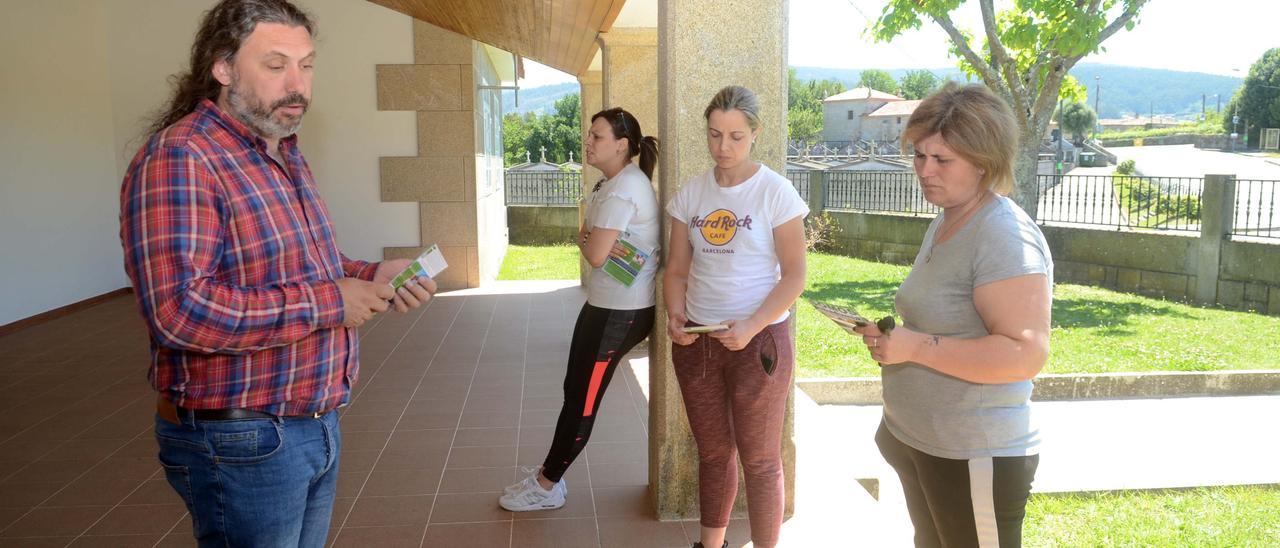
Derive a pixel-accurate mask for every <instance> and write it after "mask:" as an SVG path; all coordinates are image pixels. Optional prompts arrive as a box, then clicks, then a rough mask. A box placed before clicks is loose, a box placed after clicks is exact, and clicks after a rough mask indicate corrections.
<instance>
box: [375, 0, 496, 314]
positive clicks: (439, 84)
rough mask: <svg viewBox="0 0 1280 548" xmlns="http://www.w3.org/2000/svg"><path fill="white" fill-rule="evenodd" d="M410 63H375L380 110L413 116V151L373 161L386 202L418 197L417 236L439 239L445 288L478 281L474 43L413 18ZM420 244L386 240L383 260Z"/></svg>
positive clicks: (402, 254)
mask: <svg viewBox="0 0 1280 548" xmlns="http://www.w3.org/2000/svg"><path fill="white" fill-rule="evenodd" d="M413 42H414V64H412V65H378V67H377V80H378V110H412V111H416V112H417V115H418V155H417V156H410V157H387V158H382V159H381V160H380V162H379V164H380V165H379V167H380V172H381V175H380V178H381V183H382V184H381V194H382V201H384V202H418V204H419V205H418V209H419V221H418V223H419V227H420V230H421V238H422V239H421V243H422V245H423V246H424V247H425V246H428V245H431V244H433V243H434V244H438V245H439V246H440V251H441V252H442V253H443V254H444V257H445V260H446V261H448V262H449V269H448V270H445V271H444V272H443V273H442V274H441V275H440V277H439V278H437V279H436V282H438V283H439V284H440V287H441V288H443V289H457V288H464V287H477V286H479V285H480V267H479V265H480V259H479V251H480V250H479V247H480V246H479V227H478V223H479V220H478V217H477V201H476V155H477V153H478V152H481V151H477V150H476V139H475V138H474V136H475V134H476V121H475V82H474V80H475V78H474V73H473V71H474V54H473V52H474V50H473V42H472V40H471V39H470V38H467V37H465V36H462V35H459V34H454V33H452V32H449V31H447V30H444V29H441V28H439V27H436V26H433V25H429V24H427V23H423V22H421V21H417V20H415V21H414V22H413ZM422 249H423V247H389V248H386V249H384V250H383V255H384V256H385V257H386V258H388V259H393V258H398V257H416V256H417V255H418V253H420V252H421V251H422Z"/></svg>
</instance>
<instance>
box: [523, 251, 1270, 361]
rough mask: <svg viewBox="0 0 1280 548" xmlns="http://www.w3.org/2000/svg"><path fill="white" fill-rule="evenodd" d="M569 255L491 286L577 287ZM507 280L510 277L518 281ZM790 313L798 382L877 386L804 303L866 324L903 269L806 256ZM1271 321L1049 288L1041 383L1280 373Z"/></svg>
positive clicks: (849, 342) (849, 343) (852, 340)
mask: <svg viewBox="0 0 1280 548" xmlns="http://www.w3.org/2000/svg"><path fill="white" fill-rule="evenodd" d="M576 257H577V249H576V248H574V247H572V246H568V245H565V246H556V247H536V248H531V247H520V246H511V247H510V250H509V251H508V252H507V260H506V263H504V264H503V267H502V273H501V275H500V279H576V278H577V277H578V271H577V262H576V261H577V258H576ZM516 271H519V272H518V273H517V272H516ZM808 271H809V272H808V281H807V285H806V288H805V292H804V295H803V296H802V298H801V302H800V303H799V304H798V313H797V321H798V324H797V328H798V333H799V335H798V337H797V341H796V346H797V353H798V361H799V365H800V369H799V376H801V377H810V378H811V377H868V376H878V375H879V366H877V365H876V364H875V362H873V361H871V358H870V357H868V356H867V352H866V348H865V347H864V346H862V343H861V342H860V341H859V340H858V338H857V337H853V336H850V335H849V334H848V333H845V332H844V331H843V330H841V329H840V328H838V327H836V325H835V324H833V323H831V321H829V320H827V319H826V318H825V317H823V316H822V315H821V314H819V313H818V312H817V311H816V310H814V309H813V307H812V306H810V305H809V304H808V303H807V302H805V301H804V299H805V298H815V299H819V300H824V301H833V302H837V303H841V304H845V305H847V306H851V307H853V308H855V309H857V310H858V311H859V312H861V313H862V315H864V316H867V317H870V318H872V319H875V318H879V317H880V316H883V315H886V314H889V313H890V312H891V311H892V310H893V296H894V293H895V292H896V291H897V289H898V285H899V284H901V283H902V280H903V279H904V278H905V277H906V276H907V271H908V267H905V266H897V265H887V264H882V263H876V262H871V261H864V260H861V259H853V258H849V257H844V256H840V255H830V254H825V253H810V254H809V257H808ZM1276 333H1280V318H1277V317H1274V316H1265V315H1262V314H1254V313H1249V312H1238V311H1232V310H1222V309H1216V308H1205V307H1198V306H1192V305H1187V304H1181V303H1176V302H1171V301H1164V300H1160V299H1153V298H1150V297H1142V296H1138V295H1131V294H1128V293H1120V292H1117V291H1111V290H1108V289H1100V288H1096V287H1090V286H1082V285H1074V284H1058V285H1057V287H1055V288H1054V302H1053V333H1052V335H1051V339H1050V340H1051V344H1052V349H1051V351H1050V356H1049V364H1048V365H1047V366H1046V367H1045V372H1046V373H1103V372H1117V371H1214V370H1224V369H1280V337H1277V336H1276V335H1275V334H1276Z"/></svg>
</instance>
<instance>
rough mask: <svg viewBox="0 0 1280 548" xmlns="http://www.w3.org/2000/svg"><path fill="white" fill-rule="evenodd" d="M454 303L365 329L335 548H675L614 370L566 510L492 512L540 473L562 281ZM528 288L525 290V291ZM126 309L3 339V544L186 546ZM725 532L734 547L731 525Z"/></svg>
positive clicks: (641, 409)
mask: <svg viewBox="0 0 1280 548" xmlns="http://www.w3.org/2000/svg"><path fill="white" fill-rule="evenodd" d="M521 287H522V289H521V291H522V292H509V293H505V294H491V293H489V294H486V293H485V292H480V291H474V290H473V291H464V292H457V293H453V294H449V295H444V296H440V297H438V298H437V299H435V300H434V301H433V302H432V303H431V304H430V306H428V307H426V308H425V309H422V310H420V311H415V312H414V313H411V314H408V315H403V316H402V315H396V314H388V315H384V316H382V317H380V318H379V319H378V320H377V321H376V323H371V324H370V325H368V326H366V327H365V328H362V329H361V337H362V339H361V345H362V353H361V378H360V382H359V383H358V386H357V388H356V391H355V393H354V396H353V400H352V403H351V405H350V406H349V407H347V408H346V409H345V410H344V412H343V416H342V429H343V454H342V465H341V469H342V472H341V475H340V479H339V487H338V500H337V502H336V504H335V508H334V515H333V528H332V531H331V541H332V544H333V545H335V546H402V545H403V546H447V547H460V546H484V547H501V546H554V547H571V546H591V547H595V546H604V547H615V546H616V547H625V546H645V547H651V546H672V547H674V546H689V545H690V544H691V543H692V540H691V539H693V538H696V534H697V523H696V522H688V523H670V522H667V523H664V522H659V521H657V520H655V519H653V518H652V517H651V514H650V511H649V509H648V504H647V503H646V483H647V464H646V461H647V449H646V443H645V440H646V425H647V420H648V419H647V414H648V404H647V402H646V401H645V398H644V394H643V392H642V390H641V384H640V383H638V382H637V379H636V376H635V373H634V372H633V370H632V368H631V367H630V366H627V367H624V368H620V369H619V370H618V373H617V375H616V376H615V378H614V382H613V385H612V386H611V387H610V390H609V392H608V394H607V396H606V397H605V399H604V402H603V404H602V407H601V414H600V419H599V421H598V422H597V424H596V429H595V433H594V435H593V437H592V440H591V443H590V445H589V446H588V447H587V450H586V452H585V454H584V455H583V456H582V457H580V458H579V460H578V462H577V463H576V464H575V466H574V467H573V468H571V469H570V471H569V473H568V475H567V476H566V481H567V483H568V486H569V501H568V504H566V505H565V507H564V508H561V509H559V510H555V511H551V512H538V513H532V514H518V515H513V514H512V513H510V512H506V511H504V510H502V509H500V508H499V507H498V506H497V503H496V499H497V497H498V495H499V494H500V492H501V490H502V487H503V486H505V485H506V484H508V483H511V482H512V481H514V480H515V479H516V477H517V471H518V469H519V467H520V466H531V465H536V464H538V463H540V462H541V460H542V457H543V456H544V453H545V451H546V449H547V447H548V445H549V444H550V437H551V432H552V428H553V425H554V422H555V418H556V413H557V411H558V409H559V406H560V401H561V398H560V383H561V381H562V378H563V371H564V359H565V355H566V353H567V350H568V344H569V336H570V334H571V331H572V326H573V321H574V320H575V319H576V315H577V312H578V309H579V308H580V306H581V304H582V301H583V293H582V291H581V290H580V289H579V288H578V287H576V286H567V285H566V284H564V283H561V284H558V285H557V284H543V285H537V284H534V285H525V286H521ZM530 288H532V289H530ZM146 344H147V343H146V335H145V332H144V330H143V327H142V324H141V321H140V320H139V319H138V316H137V312H136V309H135V306H134V304H133V297H132V296H127V297H124V298H120V299H115V300H112V301H110V302H107V303H105V304H103V305H100V306H97V307H95V308H92V309H89V310H86V311H82V312H79V313H77V314H74V315H71V316H68V317H65V318H62V319H59V320H56V321H53V322H50V323H47V324H43V325H40V326H37V327H34V328H31V329H28V330H25V331H21V332H19V333H16V334H13V335H10V336H7V337H4V338H0V393H3V394H4V395H5V396H6V397H5V398H4V400H3V401H0V546H46V545H48V546H67V545H75V546H82V545H83V546H153V545H159V546H187V545H191V544H193V541H192V538H191V526H190V521H189V518H188V517H187V515H186V510H185V508H184V507H183V505H182V504H181V501H180V500H179V499H178V497H177V496H176V495H175V494H174V493H173V492H172V490H171V489H170V488H169V486H168V485H167V483H165V480H164V478H163V474H162V472H161V470H160V467H159V464H158V462H157V460H156V457H155V452H156V448H155V442H154V440H153V437H152V426H151V425H152V420H153V413H154V409H155V393H154V392H153V391H152V390H151V389H150V388H149V386H148V384H147V382H146V369H147V363H148V354H147V345H146ZM737 521H739V520H735V524H734V525H733V526H732V527H731V531H730V533H731V534H730V538H731V540H732V541H734V542H737V543H739V544H740V543H741V542H745V540H746V538H745V537H746V535H747V533H746V527H745V524H744V523H737Z"/></svg>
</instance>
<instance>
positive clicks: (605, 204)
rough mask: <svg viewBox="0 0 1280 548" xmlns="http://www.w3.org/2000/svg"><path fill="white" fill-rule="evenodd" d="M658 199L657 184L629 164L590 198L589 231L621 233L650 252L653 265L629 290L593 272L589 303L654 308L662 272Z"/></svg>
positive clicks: (598, 270) (646, 267)
mask: <svg viewBox="0 0 1280 548" xmlns="http://www.w3.org/2000/svg"><path fill="white" fill-rule="evenodd" d="M658 213H659V210H658V198H657V196H655V195H654V194H653V184H652V183H650V182H649V178H648V177H645V175H644V172H643V171H640V168H639V167H637V166H636V165H635V163H627V165H626V167H624V168H622V171H619V172H618V174H617V175H614V176H613V178H612V179H609V180H607V181H605V182H604V183H603V184H601V185H600V188H599V189H597V190H595V191H594V192H592V193H591V195H590V196H589V197H588V198H587V214H586V220H587V227H588V229H594V228H608V229H612V230H618V231H621V232H622V234H620V235H619V236H618V237H619V238H626V239H627V241H630V242H631V243H633V244H635V246H636V247H637V248H639V249H641V250H643V251H648V252H649V261H648V262H647V263H645V265H644V267H643V268H641V269H640V272H639V274H637V275H636V280H635V282H633V283H632V284H631V287H627V286H625V285H623V284H622V282H619V281H618V280H615V279H614V278H613V277H612V276H610V275H608V274H606V273H605V272H604V270H603V268H593V269H591V275H590V276H589V277H588V278H587V302H588V303H591V306H598V307H600V308H609V309H613V310H636V309H640V308H648V307H650V306H653V287H654V273H655V272H657V271H658V257H659V249H658V234H659V232H658V227H659V225H658V220H659V217H658Z"/></svg>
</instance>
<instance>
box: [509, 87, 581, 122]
mask: <svg viewBox="0 0 1280 548" xmlns="http://www.w3.org/2000/svg"><path fill="white" fill-rule="evenodd" d="M579 90H581V87H579V86H578V84H576V83H573V82H566V83H564V84H552V85H549V86H539V87H536V88H520V106H519V107H517V106H516V104H515V92H514V91H510V90H504V91H503V92H502V111H503V112H517V113H520V114H525V113H527V112H537V113H538V114H548V113H550V112H551V109H552V108H554V107H555V104H556V101H557V100H559V99H560V98H561V97H564V96H565V95H568V94H570V93H577V92H578V91H579Z"/></svg>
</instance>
